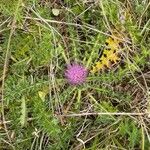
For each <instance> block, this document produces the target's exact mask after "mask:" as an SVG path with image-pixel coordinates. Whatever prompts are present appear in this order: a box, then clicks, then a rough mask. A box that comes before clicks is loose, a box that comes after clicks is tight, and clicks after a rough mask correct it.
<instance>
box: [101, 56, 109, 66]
mask: <svg viewBox="0 0 150 150" xmlns="http://www.w3.org/2000/svg"><path fill="white" fill-rule="evenodd" d="M100 60H101V62H102V65H103V66H106V67H108V68H110V62H109V59H108V58H107V57H104V56H102V57H101V58H100Z"/></svg>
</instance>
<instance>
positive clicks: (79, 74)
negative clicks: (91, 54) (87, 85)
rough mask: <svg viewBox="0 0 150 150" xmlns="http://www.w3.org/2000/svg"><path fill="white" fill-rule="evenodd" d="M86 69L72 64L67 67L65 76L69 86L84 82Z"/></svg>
mask: <svg viewBox="0 0 150 150" xmlns="http://www.w3.org/2000/svg"><path fill="white" fill-rule="evenodd" d="M87 74H88V71H87V69H86V68H85V67H84V66H82V65H79V64H76V63H73V64H71V65H68V66H67V69H66V72H65V76H66V78H67V80H68V82H69V83H70V84H73V85H77V84H81V83H83V82H84V81H85V79H86V77H87Z"/></svg>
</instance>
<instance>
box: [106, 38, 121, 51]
mask: <svg viewBox="0 0 150 150" xmlns="http://www.w3.org/2000/svg"><path fill="white" fill-rule="evenodd" d="M106 43H108V47H109V48H110V49H111V50H112V49H113V50H114V49H118V47H119V41H118V40H117V39H113V38H111V37H109V38H108V39H106Z"/></svg>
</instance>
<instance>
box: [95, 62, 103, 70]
mask: <svg viewBox="0 0 150 150" xmlns="http://www.w3.org/2000/svg"><path fill="white" fill-rule="evenodd" d="M96 68H97V70H101V69H103V64H102V63H101V62H99V61H98V62H97V63H96Z"/></svg>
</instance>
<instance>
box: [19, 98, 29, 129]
mask: <svg viewBox="0 0 150 150" xmlns="http://www.w3.org/2000/svg"><path fill="white" fill-rule="evenodd" d="M26 112H27V111H26V101H25V97H24V96H23V97H22V99H21V116H20V123H21V127H24V126H25V124H26Z"/></svg>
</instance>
